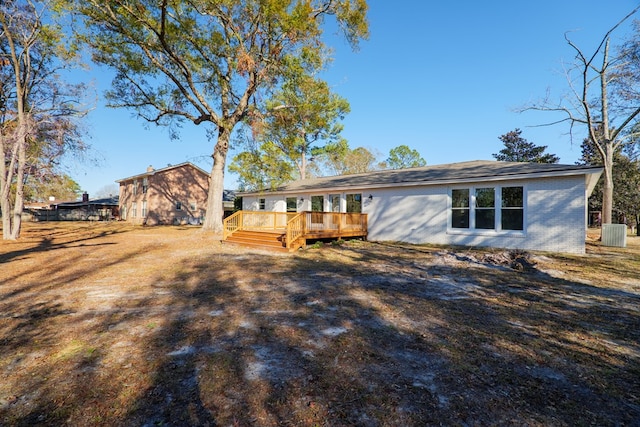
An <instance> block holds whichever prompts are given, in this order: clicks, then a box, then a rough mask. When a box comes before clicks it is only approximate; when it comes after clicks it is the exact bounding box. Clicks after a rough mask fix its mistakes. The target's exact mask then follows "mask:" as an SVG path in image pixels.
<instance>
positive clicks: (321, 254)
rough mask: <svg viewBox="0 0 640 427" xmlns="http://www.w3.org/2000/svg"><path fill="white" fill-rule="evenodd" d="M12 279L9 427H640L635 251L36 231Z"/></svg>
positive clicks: (4, 265) (639, 290)
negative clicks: (244, 243)
mask: <svg viewBox="0 0 640 427" xmlns="http://www.w3.org/2000/svg"><path fill="white" fill-rule="evenodd" d="M516 255H518V256H516ZM0 265H1V268H0V425H3V426H34V425H56V426H58V425H68V426H95V425H105V426H107V425H108V426H118V425H121V426H187V425H194V426H206V425H209V426H214V425H215V426H267V427H268V426H347V425H348V426H354V425H355V426H422V425H467V426H472V425H530V426H536V425H554V426H555V425H598V426H607V425H611V426H620V425H636V426H638V425H640V238H637V237H630V238H629V247H628V248H626V249H614V248H604V247H601V246H599V244H598V243H597V242H595V241H594V242H591V243H589V246H588V254H587V255H585V256H568V255H554V254H513V253H505V252H500V251H487V250H466V249H452V248H445V247H433V246H411V245H398V244H379V243H369V242H358V241H354V242H347V243H345V244H343V245H331V244H326V245H324V246H323V247H321V248H319V249H308V250H304V251H300V252H298V253H296V254H293V255H281V254H271V253H267V252H261V251H252V250H247V249H243V248H238V247H233V246H229V245H226V246H225V245H221V244H220V242H219V241H218V240H217V239H216V238H215V237H214V236H211V235H208V234H205V233H202V232H201V231H200V230H198V229H195V228H189V227H153V228H142V227H132V226H128V225H125V224H122V223H110V224H105V223H94V224H90V223H34V224H26V226H25V229H24V232H23V238H22V239H20V240H19V241H17V242H0Z"/></svg>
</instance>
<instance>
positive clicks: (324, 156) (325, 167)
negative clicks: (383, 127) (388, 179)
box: [314, 140, 386, 175]
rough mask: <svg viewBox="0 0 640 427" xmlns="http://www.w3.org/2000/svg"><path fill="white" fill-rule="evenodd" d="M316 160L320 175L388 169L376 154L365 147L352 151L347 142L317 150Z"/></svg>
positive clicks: (332, 144) (336, 143) (328, 145)
mask: <svg viewBox="0 0 640 427" xmlns="http://www.w3.org/2000/svg"><path fill="white" fill-rule="evenodd" d="M314 158H315V159H316V161H315V162H314V163H315V164H314V166H315V168H316V170H317V174H318V175H351V174H355V173H364V172H371V171H375V170H380V169H385V168H386V165H385V164H384V163H382V162H379V161H378V156H376V154H375V153H373V152H371V151H370V150H368V149H366V148H364V147H357V148H354V149H351V148H349V144H348V143H347V141H346V140H340V141H337V142H335V143H331V144H327V145H326V146H325V147H324V148H322V149H319V150H316V152H315V153H314Z"/></svg>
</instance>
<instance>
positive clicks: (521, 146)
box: [492, 129, 560, 163]
mask: <svg viewBox="0 0 640 427" xmlns="http://www.w3.org/2000/svg"><path fill="white" fill-rule="evenodd" d="M521 134H522V131H521V130H520V129H515V130H512V131H511V132H507V133H506V134H504V135H502V136H500V141H502V142H503V143H504V148H503V149H502V150H500V152H499V153H497V154H492V156H493V157H494V158H495V159H496V160H499V161H502V162H531V163H558V162H559V161H560V158H559V157H558V156H556V155H555V154H550V153H545V150H546V149H547V146H546V145H541V146H537V145H535V144H533V143H532V142H529V141H527V140H526V139H524V138H522V137H521V136H520V135H521Z"/></svg>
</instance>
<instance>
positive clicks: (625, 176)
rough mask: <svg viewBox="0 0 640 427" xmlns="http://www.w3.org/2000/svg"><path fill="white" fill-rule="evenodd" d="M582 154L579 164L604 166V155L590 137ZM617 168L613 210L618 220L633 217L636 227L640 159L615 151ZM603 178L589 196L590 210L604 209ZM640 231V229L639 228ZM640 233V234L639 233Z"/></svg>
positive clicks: (639, 213) (639, 215) (639, 214)
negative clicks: (600, 153)
mask: <svg viewBox="0 0 640 427" xmlns="http://www.w3.org/2000/svg"><path fill="white" fill-rule="evenodd" d="M581 149H582V156H581V158H580V160H579V161H578V162H577V163H578V164H584V165H594V166H602V157H601V156H600V155H599V153H598V150H597V148H596V147H595V145H594V143H593V142H592V141H591V140H590V139H585V140H584V141H583V142H582V145H581ZM614 164H615V169H614V170H613V185H614V188H615V192H614V193H613V212H614V213H616V214H617V215H616V216H617V220H618V221H622V220H623V219H631V218H632V219H633V220H634V222H635V224H636V227H637V226H638V225H640V160H638V159H635V160H634V159H632V158H630V157H629V156H628V155H627V154H625V153H624V151H623V150H621V149H618V150H617V151H616V152H615V153H614ZM602 188H603V179H600V180H599V181H598V184H597V185H596V187H595V188H594V190H593V194H592V195H591V197H589V210H593V211H598V210H601V209H602V199H603V191H602ZM638 233H640V230H638ZM638 235H640V234H638Z"/></svg>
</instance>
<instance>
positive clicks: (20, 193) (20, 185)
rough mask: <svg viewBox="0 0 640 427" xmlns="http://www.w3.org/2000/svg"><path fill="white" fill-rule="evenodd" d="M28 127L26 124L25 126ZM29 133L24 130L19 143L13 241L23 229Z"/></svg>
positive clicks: (12, 229)
mask: <svg viewBox="0 0 640 427" xmlns="http://www.w3.org/2000/svg"><path fill="white" fill-rule="evenodd" d="M23 126H25V127H26V124H25V125H23ZM26 138H27V132H26V130H23V131H22V132H21V133H20V141H19V142H18V144H19V145H18V172H17V173H16V199H15V202H14V203H13V221H12V222H13V224H12V225H13V227H12V228H11V237H10V238H11V239H12V240H16V239H18V238H19V237H20V231H21V229H22V211H23V210H24V181H25V170H24V168H25V165H26V163H27V152H26V151H27V149H26V145H27V141H26Z"/></svg>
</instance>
